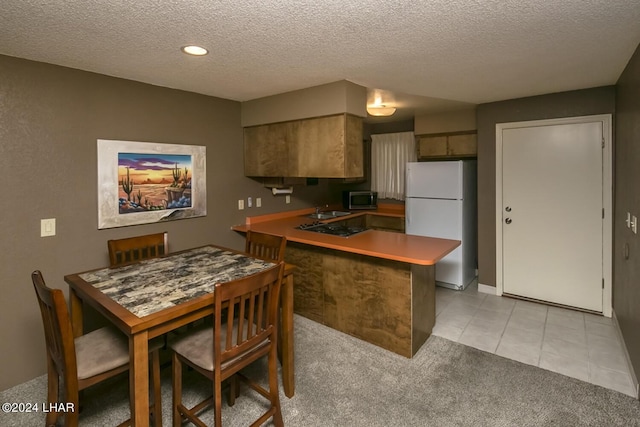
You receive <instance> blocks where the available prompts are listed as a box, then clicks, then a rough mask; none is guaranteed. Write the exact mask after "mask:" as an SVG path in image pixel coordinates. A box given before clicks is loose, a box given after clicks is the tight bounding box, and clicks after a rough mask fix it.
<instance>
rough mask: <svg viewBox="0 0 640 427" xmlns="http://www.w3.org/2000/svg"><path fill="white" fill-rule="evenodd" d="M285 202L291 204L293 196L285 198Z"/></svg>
mask: <svg viewBox="0 0 640 427" xmlns="http://www.w3.org/2000/svg"><path fill="white" fill-rule="evenodd" d="M284 202H285V203H286V204H289V203H291V196H290V195H288V194H287V195H286V196H285V198H284Z"/></svg>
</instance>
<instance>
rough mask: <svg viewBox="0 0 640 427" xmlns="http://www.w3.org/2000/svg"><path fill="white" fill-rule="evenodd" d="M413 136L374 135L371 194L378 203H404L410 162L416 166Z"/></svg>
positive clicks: (408, 133) (410, 133) (404, 133)
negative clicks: (382, 201) (382, 200)
mask: <svg viewBox="0 0 640 427" xmlns="http://www.w3.org/2000/svg"><path fill="white" fill-rule="evenodd" d="M416 159H417V156H416V140H415V137H414V135H413V132H398V133H384V134H380V135H371V190H372V191H377V192H378V198H379V199H396V200H404V196H405V170H406V165H407V162H415V161H416Z"/></svg>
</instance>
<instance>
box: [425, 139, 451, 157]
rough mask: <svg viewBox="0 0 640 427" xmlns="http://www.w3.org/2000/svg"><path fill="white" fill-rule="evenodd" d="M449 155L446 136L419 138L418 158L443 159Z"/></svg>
mask: <svg viewBox="0 0 640 427" xmlns="http://www.w3.org/2000/svg"><path fill="white" fill-rule="evenodd" d="M446 155H447V137H446V136H419V137H418V157H434V156H436V157H442V156H446Z"/></svg>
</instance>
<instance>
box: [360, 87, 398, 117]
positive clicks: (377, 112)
mask: <svg viewBox="0 0 640 427" xmlns="http://www.w3.org/2000/svg"><path fill="white" fill-rule="evenodd" d="M376 92H377V91H376ZM395 112H396V109H395V108H394V107H387V106H386V105H384V104H383V103H382V96H381V95H380V93H379V92H377V93H376V94H375V96H374V100H373V104H371V105H367V113H369V115H371V116H376V117H388V116H392V115H393V113H395Z"/></svg>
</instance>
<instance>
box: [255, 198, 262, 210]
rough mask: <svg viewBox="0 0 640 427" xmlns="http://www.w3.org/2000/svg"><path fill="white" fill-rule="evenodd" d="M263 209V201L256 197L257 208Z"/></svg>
mask: <svg viewBox="0 0 640 427" xmlns="http://www.w3.org/2000/svg"><path fill="white" fill-rule="evenodd" d="M261 207H262V199H261V198H260V197H256V208H261Z"/></svg>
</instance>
